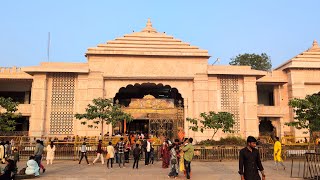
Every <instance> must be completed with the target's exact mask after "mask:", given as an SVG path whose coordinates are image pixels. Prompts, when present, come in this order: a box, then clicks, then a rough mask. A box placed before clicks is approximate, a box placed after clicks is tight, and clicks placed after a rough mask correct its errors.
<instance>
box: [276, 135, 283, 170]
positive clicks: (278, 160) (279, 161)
mask: <svg viewBox="0 0 320 180" xmlns="http://www.w3.org/2000/svg"><path fill="white" fill-rule="evenodd" d="M275 139H276V142H275V143H274V146H273V157H274V163H275V167H276V170H278V165H279V164H280V165H281V166H282V167H283V170H286V167H285V166H284V164H283V160H282V158H281V149H282V147H281V143H280V141H279V137H275Z"/></svg>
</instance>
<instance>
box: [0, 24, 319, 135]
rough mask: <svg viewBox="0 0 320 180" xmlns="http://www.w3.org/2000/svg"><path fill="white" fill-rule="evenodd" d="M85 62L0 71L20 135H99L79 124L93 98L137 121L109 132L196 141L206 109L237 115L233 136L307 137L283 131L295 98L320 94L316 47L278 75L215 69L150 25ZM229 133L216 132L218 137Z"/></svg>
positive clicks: (0, 90)
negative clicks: (194, 123) (195, 126)
mask: <svg viewBox="0 0 320 180" xmlns="http://www.w3.org/2000/svg"><path fill="white" fill-rule="evenodd" d="M85 56H86V58H87V62H86V63H68V62H64V63H58V62H43V63H41V64H40V65H39V66H32V67H23V68H16V67H13V68H0V96H3V97H12V98H13V99H14V100H15V101H18V102H19V103H20V105H19V106H18V108H19V112H20V113H21V114H22V117H21V118H19V119H18V120H17V122H18V123H17V126H16V131H17V133H19V132H27V133H28V134H29V135H30V136H42V135H43V136H67V135H80V136H97V135H99V134H100V132H101V130H100V129H93V128H88V127H87V126H84V125H81V124H80V121H79V120H77V119H75V117H74V114H75V113H83V112H84V111H85V108H86V106H87V105H88V104H89V103H91V102H92V99H94V98H98V97H103V98H112V99H113V100H114V103H119V104H121V105H122V107H123V109H124V111H126V112H128V113H130V114H131V115H132V116H133V117H134V120H133V122H131V123H127V122H123V123H122V124H119V125H117V126H116V127H111V126H110V125H106V124H105V125H104V128H103V129H104V134H106V133H107V132H109V133H110V134H111V133H115V132H137V131H139V132H145V133H151V134H154V135H157V136H159V135H165V136H168V137H173V136H175V135H176V134H177V132H178V131H184V132H185V135H186V136H187V137H193V138H195V139H196V140H201V139H208V138H211V136H212V131H210V130H207V131H205V132H204V133H201V132H193V131H191V130H189V122H187V121H186V118H187V117H190V118H196V117H199V115H200V113H202V112H208V111H215V112H219V111H226V112H230V113H232V114H234V117H235V122H236V123H235V125H234V130H235V132H234V134H233V135H238V136H242V137H245V136H248V135H253V136H259V135H263V134H265V133H266V134H268V133H269V134H274V135H276V136H280V137H283V136H284V135H286V134H292V135H295V136H297V137H299V136H307V135H305V134H303V133H302V131H298V130H295V129H294V128H291V127H288V126H286V125H284V123H286V122H290V121H293V116H294V114H293V111H292V109H290V108H289V107H288V101H289V99H291V98H294V97H296V98H304V97H305V96H306V95H308V94H313V93H316V92H318V91H320V79H319V77H320V48H319V46H318V43H317V42H316V41H314V42H313V44H312V46H311V48H309V49H308V50H306V51H305V52H302V53H301V54H299V55H297V56H295V57H294V58H292V59H290V60H289V61H287V62H285V63H283V64H282V65H280V66H279V67H277V68H275V69H274V70H273V71H272V72H264V71H258V70H253V69H251V68H250V67H249V66H229V65H209V64H208V59H209V57H210V56H209V54H208V51H207V50H203V49H200V48H198V47H196V46H193V45H190V44H188V43H185V42H183V41H181V40H179V39H176V38H174V37H172V36H169V35H167V34H166V33H162V32H158V31H157V30H156V29H155V28H153V27H152V24H151V22H150V20H149V21H148V22H147V25H146V27H145V28H144V29H142V30H141V31H140V32H134V33H131V34H127V35H124V36H123V37H119V38H116V39H115V40H111V41H108V42H107V43H103V44H99V45H98V46H97V47H92V48H88V50H87V52H86V54H85ZM228 135H230V134H225V133H223V132H218V133H217V135H216V136H215V138H216V139H218V138H220V137H224V136H228Z"/></svg>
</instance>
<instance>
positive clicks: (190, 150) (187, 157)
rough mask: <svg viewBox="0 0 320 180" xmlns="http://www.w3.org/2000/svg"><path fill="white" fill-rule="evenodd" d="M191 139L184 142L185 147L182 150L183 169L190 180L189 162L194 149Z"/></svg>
mask: <svg viewBox="0 0 320 180" xmlns="http://www.w3.org/2000/svg"><path fill="white" fill-rule="evenodd" d="M192 142H193V139H192V138H189V139H188V141H186V142H185V146H184V147H183V148H182V151H183V152H184V154H183V159H184V168H185V170H186V176H187V179H190V172H191V161H192V158H193V155H194V147H193V145H192Z"/></svg>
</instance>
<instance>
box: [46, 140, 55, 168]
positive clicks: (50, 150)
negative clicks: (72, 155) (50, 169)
mask: <svg viewBox="0 0 320 180" xmlns="http://www.w3.org/2000/svg"><path fill="white" fill-rule="evenodd" d="M55 151H56V146H55V145H54V143H53V141H51V142H50V144H49V145H48V146H47V158H46V160H47V165H48V164H52V163H53V159H54V152H55Z"/></svg>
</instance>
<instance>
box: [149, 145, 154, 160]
mask: <svg viewBox="0 0 320 180" xmlns="http://www.w3.org/2000/svg"><path fill="white" fill-rule="evenodd" d="M153 163H154V146H153V145H152V144H151V149H150V161H149V164H152V165H153Z"/></svg>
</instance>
